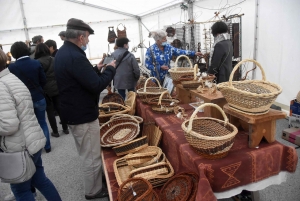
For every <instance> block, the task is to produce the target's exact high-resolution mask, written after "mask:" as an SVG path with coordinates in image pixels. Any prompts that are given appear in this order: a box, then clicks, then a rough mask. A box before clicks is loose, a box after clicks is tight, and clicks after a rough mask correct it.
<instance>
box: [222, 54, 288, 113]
mask: <svg viewBox="0 0 300 201" xmlns="http://www.w3.org/2000/svg"><path fill="white" fill-rule="evenodd" d="M245 62H253V63H254V64H256V66H258V67H259V68H260V70H261V73H262V80H244V81H232V79H233V75H234V72H235V71H236V70H237V69H238V68H239V67H240V65H242V64H243V63H245ZM218 89H219V90H220V91H221V92H222V94H223V96H224V97H225V99H226V101H227V102H228V105H229V107H230V108H231V109H233V110H236V111H238V112H241V113H244V114H249V115H261V114H266V113H268V112H269V109H270V106H271V105H272V104H273V102H274V101H275V100H276V98H277V96H278V95H279V94H280V93H281V92H282V88H281V87H280V86H279V85H277V84H274V83H271V82H269V81H267V80H266V75H265V71H264V69H263V68H262V66H261V65H260V64H259V63H258V62H257V61H255V60H252V59H245V60H242V61H240V62H239V63H238V64H237V65H236V66H235V67H234V69H233V70H232V72H231V74H230V77H229V82H223V83H220V84H218Z"/></svg>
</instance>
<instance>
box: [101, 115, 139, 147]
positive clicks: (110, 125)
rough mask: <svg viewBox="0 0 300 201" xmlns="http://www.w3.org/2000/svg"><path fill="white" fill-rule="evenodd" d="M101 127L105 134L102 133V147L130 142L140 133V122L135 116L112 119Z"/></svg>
mask: <svg viewBox="0 0 300 201" xmlns="http://www.w3.org/2000/svg"><path fill="white" fill-rule="evenodd" d="M103 127H104V128H103ZM101 129H102V131H103V134H101V135H102V136H101V146H102V147H113V146H117V145H120V144H123V143H126V142H129V141H131V140H133V139H134V138H136V136H137V135H138V134H139V133H140V125H139V122H138V121H137V120H136V119H135V118H134V117H131V120H127V119H112V120H110V121H109V122H107V123H106V124H105V125H103V126H102V128H101ZM101 129H100V133H101Z"/></svg>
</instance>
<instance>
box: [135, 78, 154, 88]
mask: <svg viewBox="0 0 300 201" xmlns="http://www.w3.org/2000/svg"><path fill="white" fill-rule="evenodd" d="M146 80H147V78H146V77H144V76H141V77H140V79H139V80H138V82H137V85H136V90H138V89H143V88H144V87H145V82H146ZM146 87H158V84H157V83H156V82H151V81H150V82H147V85H146Z"/></svg>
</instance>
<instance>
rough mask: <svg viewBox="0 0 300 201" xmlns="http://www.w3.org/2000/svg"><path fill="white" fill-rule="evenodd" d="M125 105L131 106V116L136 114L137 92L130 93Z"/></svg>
mask: <svg viewBox="0 0 300 201" xmlns="http://www.w3.org/2000/svg"><path fill="white" fill-rule="evenodd" d="M125 105H127V106H129V107H130V108H131V110H130V111H129V112H128V114H130V115H134V114H135V106H136V92H134V91H128V93H127V99H126V100H125Z"/></svg>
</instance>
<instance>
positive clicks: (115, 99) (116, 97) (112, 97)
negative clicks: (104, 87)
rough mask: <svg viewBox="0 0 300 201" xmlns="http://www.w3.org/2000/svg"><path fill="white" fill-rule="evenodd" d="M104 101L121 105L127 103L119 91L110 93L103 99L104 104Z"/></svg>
mask: <svg viewBox="0 0 300 201" xmlns="http://www.w3.org/2000/svg"><path fill="white" fill-rule="evenodd" d="M104 103H118V104H120V105H125V102H124V99H123V98H122V96H121V95H120V94H117V93H108V94H107V95H106V96H104V97H103V99H102V104H104Z"/></svg>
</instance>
